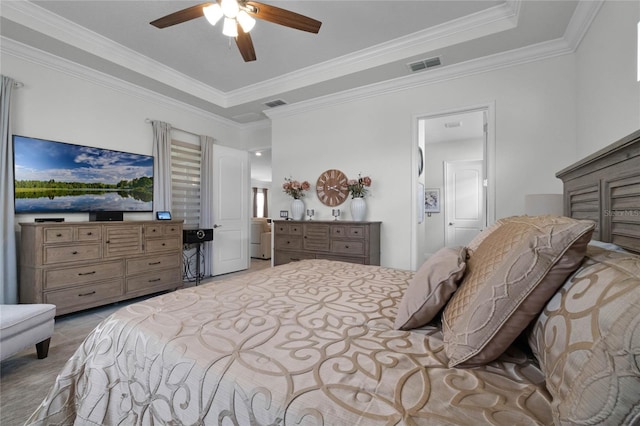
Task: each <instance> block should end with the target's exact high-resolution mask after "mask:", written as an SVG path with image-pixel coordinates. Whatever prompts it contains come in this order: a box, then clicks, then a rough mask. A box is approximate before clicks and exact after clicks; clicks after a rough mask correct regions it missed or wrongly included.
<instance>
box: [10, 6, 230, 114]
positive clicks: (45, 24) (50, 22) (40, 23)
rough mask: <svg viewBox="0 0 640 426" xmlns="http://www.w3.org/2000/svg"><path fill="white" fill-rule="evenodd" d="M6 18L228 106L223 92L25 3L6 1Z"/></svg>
mask: <svg viewBox="0 0 640 426" xmlns="http://www.w3.org/2000/svg"><path fill="white" fill-rule="evenodd" d="M2 14H3V16H4V17H6V18H7V19H10V20H11V21H14V22H16V23H18V24H21V25H24V26H26V27H28V28H31V29H33V30H35V31H38V32H40V33H42V34H45V35H47V36H49V37H52V38H54V39H56V40H59V41H61V42H63V43H67V44H69V45H71V46H74V47H76V48H78V49H81V50H84V51H85V52H89V53H94V52H100V57H101V58H103V59H105V60H108V61H110V62H113V63H115V64H117V65H120V66H123V67H125V68H128V69H130V70H132V71H135V72H137V73H140V74H142V75H145V76H148V77H150V78H153V79H154V80H157V81H159V82H161V83H164V84H167V85H169V86H171V87H174V88H176V89H178V90H181V91H183V92H186V93H188V94H190V95H192V96H196V97H198V98H200V99H204V100H206V101H208V102H211V103H213V104H216V105H219V106H221V107H227V105H226V104H227V96H226V95H225V93H224V92H222V91H219V90H217V89H214V88H213V87H211V86H208V85H206V84H203V83H201V82H199V81H197V80H195V79H193V78H191V77H188V76H187V75H185V74H182V73H180V72H178V71H176V70H174V69H173V68H169V67H167V66H166V65H164V64H162V63H160V62H157V61H155V60H153V59H151V58H149V57H147V56H144V55H141V54H140V53H138V52H136V51H134V50H132V49H129V48H127V47H125V46H123V45H121V44H119V43H116V42H114V41H113V40H110V39H108V38H106V37H104V36H101V35H100V34H98V33H96V32H93V31H90V30H88V29H86V28H84V27H82V26H80V25H78V24H76V23H75V22H72V21H69V20H68V19H65V18H63V17H61V16H59V15H56V14H54V13H51V12H50V11H48V10H46V9H44V8H42V7H40V6H38V5H36V4H33V3H31V2H27V1H8V2H4V4H3V5H2Z"/></svg>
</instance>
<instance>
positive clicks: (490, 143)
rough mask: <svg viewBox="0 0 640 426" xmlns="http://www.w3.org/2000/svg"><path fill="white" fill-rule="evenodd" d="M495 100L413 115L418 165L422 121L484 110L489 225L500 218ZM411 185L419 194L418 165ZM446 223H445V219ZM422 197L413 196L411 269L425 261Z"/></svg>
mask: <svg viewBox="0 0 640 426" xmlns="http://www.w3.org/2000/svg"><path fill="white" fill-rule="evenodd" d="M495 110H496V106H495V101H489V102H486V103H481V104H477V105H469V106H466V107H460V108H452V109H446V110H440V111H432V112H426V113H422V114H414V115H413V117H412V121H411V123H412V129H411V130H412V138H411V164H417V162H418V161H419V155H420V154H419V151H418V147H419V143H420V140H419V125H420V120H425V119H430V118H436V117H442V116H447V115H458V114H464V113H469V112H474V111H483V112H484V115H485V124H486V131H485V140H484V147H483V154H484V176H485V179H487V185H486V209H487V210H486V212H485V213H486V214H485V226H488V225H490V224H492V223H493V222H495V220H496V219H495V217H496V189H495V188H496V179H495V176H496V174H495V158H496V141H495V133H496V123H495ZM411 188H412V192H411V193H412V194H416V192H417V190H418V170H417V168H416V167H412V168H411ZM443 226H444V222H443ZM417 230H418V200H417V197H412V200H411V249H410V253H411V269H412V270H414V271H415V270H417V269H418V267H419V266H420V264H421V263H422V262H421V261H420V260H419V259H418V257H419V255H420V253H418V232H417Z"/></svg>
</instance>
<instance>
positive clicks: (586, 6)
mask: <svg viewBox="0 0 640 426" xmlns="http://www.w3.org/2000/svg"><path fill="white" fill-rule="evenodd" d="M603 2H604V0H593V1H579V2H578V5H577V6H576V10H575V11H574V14H573V16H572V17H571V21H570V22H569V25H568V26H567V29H566V30H565V34H564V36H563V37H561V38H559V39H556V40H551V41H547V42H543V43H539V44H535V45H531V46H527V47H523V48H520V49H515V50H512V51H508V52H503V53H499V54H495V55H491V56H486V57H483V58H478V59H474V60H472V61H467V62H463V63H459V64H455V65H449V66H447V67H443V68H438V69H434V70H429V71H425V72H422V73H418V74H413V75H410V76H406V77H400V78H397V79H394V80H389V81H385V82H382V83H375V84H371V85H367V86H363V87H359V88H356V89H351V90H346V91H343V92H340V93H337V94H332V95H327V96H322V97H318V98H315V99H311V100H309V101H304V102H298V103H296V104H291V105H283V106H280V107H278V108H276V109H272V110H265V111H263V113H264V114H265V115H266V116H267V117H269V118H270V119H275V118H282V117H287V116H291V115H296V114H302V113H306V112H310V111H313V110H316V109H320V108H326V107H330V106H333V105H338V104H342V103H347V102H352V101H355V100H359V99H366V98H370V97H374V96H379V95H382V94H386V93H393V92H399V91H402V90H407V89H412V88H415V87H420V86H425V85H430V84H436V83H440V82H443V81H447V80H452V79H456V78H462V77H466V76H470V75H473V74H479V73H485V72H490V71H494V70H498V69H502V68H507V67H512V66H516V65H520V64H525V63H528V62H534V61H539V60H543V59H548V58H552V57H555V56H561V55H566V54H571V53H575V51H576V50H577V48H578V46H579V45H580V42H581V41H582V39H583V38H584V36H585V34H586V33H587V30H588V29H589V26H590V25H591V23H592V22H593V20H594V19H595V17H596V15H597V14H598V11H599V10H600V7H601V6H602V4H603ZM520 5H521V2H520V1H519V0H516V1H514V2H513V3H512V4H511V6H512V7H513V8H515V9H519V7H520Z"/></svg>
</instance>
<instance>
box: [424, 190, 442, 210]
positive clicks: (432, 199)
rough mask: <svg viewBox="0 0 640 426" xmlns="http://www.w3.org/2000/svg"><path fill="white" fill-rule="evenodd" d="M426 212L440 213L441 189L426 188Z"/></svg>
mask: <svg viewBox="0 0 640 426" xmlns="http://www.w3.org/2000/svg"><path fill="white" fill-rule="evenodd" d="M424 212H425V213H440V189H439V188H426V189H425V190H424Z"/></svg>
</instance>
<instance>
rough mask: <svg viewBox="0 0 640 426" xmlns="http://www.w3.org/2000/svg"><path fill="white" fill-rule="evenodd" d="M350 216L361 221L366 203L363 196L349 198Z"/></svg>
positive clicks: (365, 211)
mask: <svg viewBox="0 0 640 426" xmlns="http://www.w3.org/2000/svg"><path fill="white" fill-rule="evenodd" d="M350 207H351V218H352V219H353V220H357V221H358V222H361V221H363V220H364V217H365V216H366V215H367V203H366V202H365V201H364V198H354V199H353V200H351V206H350Z"/></svg>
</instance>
